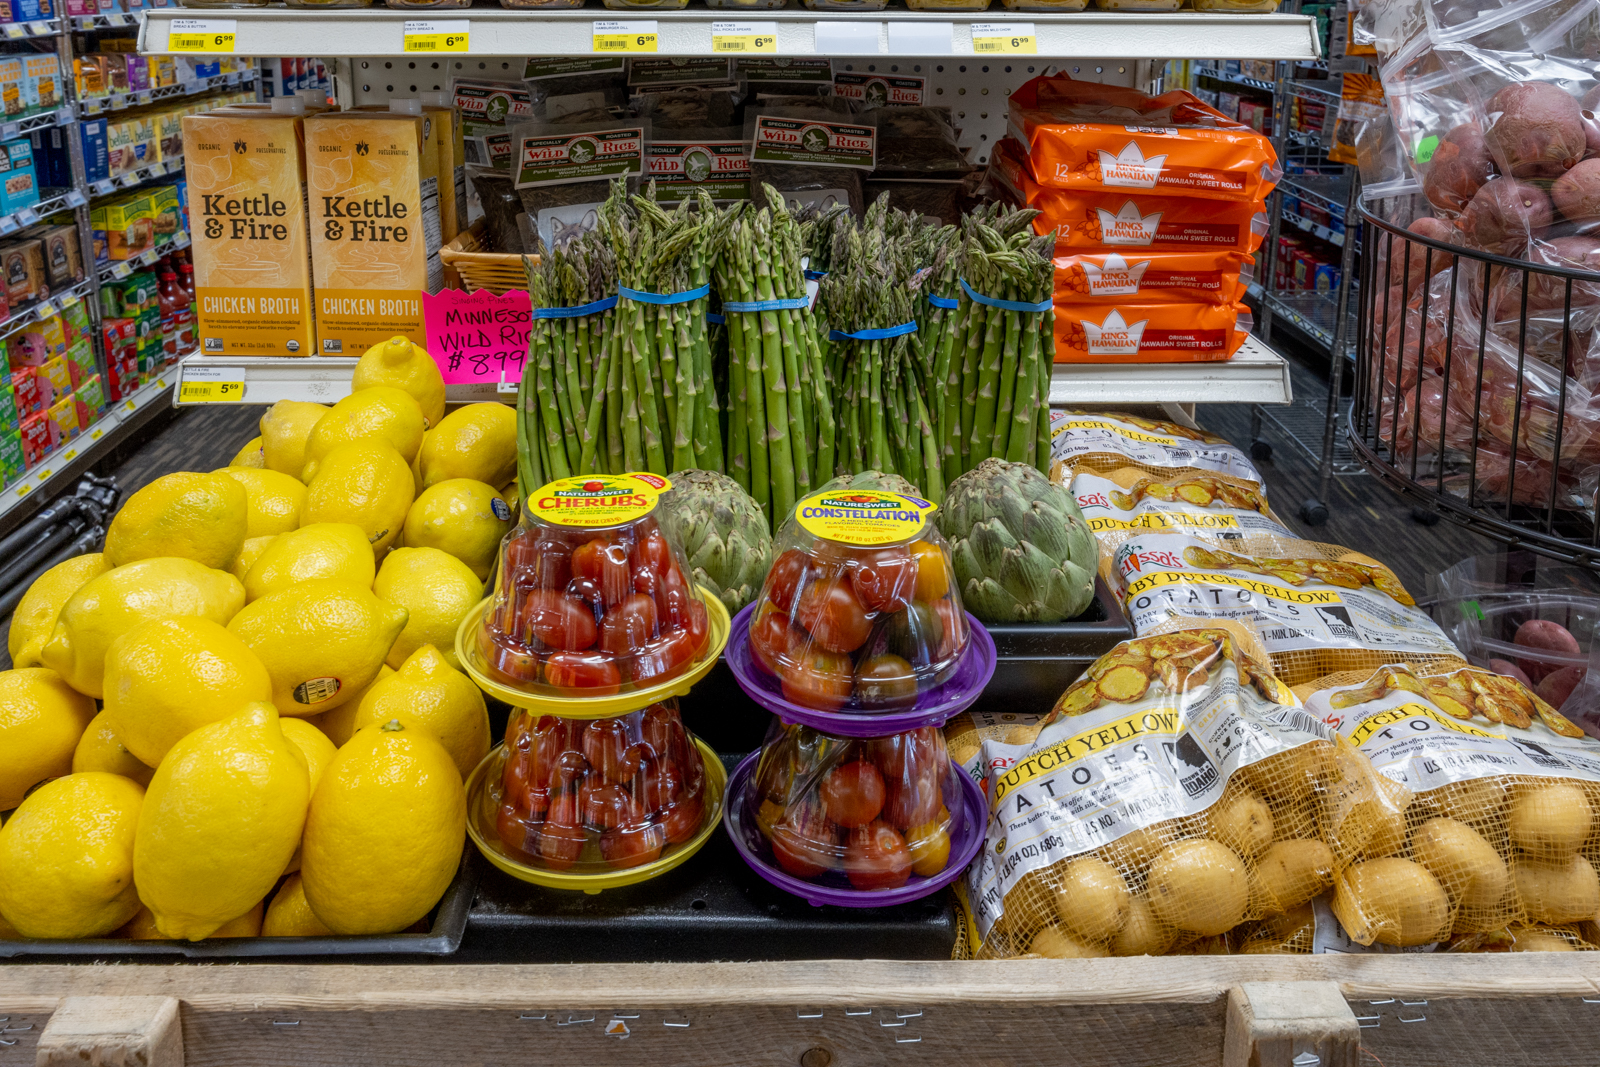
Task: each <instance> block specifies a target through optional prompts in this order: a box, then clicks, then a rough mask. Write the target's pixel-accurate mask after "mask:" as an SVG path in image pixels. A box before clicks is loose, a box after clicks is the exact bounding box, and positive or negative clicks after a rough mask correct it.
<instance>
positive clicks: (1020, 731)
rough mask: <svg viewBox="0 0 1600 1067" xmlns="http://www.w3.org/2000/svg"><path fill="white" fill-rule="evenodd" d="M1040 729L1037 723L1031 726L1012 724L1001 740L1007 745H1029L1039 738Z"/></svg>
mask: <svg viewBox="0 0 1600 1067" xmlns="http://www.w3.org/2000/svg"><path fill="white" fill-rule="evenodd" d="M1041 729H1042V727H1041V726H1040V725H1039V724H1038V723H1034V724H1033V725H1032V726H1013V727H1012V728H1011V729H1009V730H1007V731H1006V736H1005V737H1004V738H1003V739H1002V740H1003V741H1004V743H1005V744H1008V745H1031V744H1033V743H1034V742H1035V741H1037V740H1039V731H1040V730H1041Z"/></svg>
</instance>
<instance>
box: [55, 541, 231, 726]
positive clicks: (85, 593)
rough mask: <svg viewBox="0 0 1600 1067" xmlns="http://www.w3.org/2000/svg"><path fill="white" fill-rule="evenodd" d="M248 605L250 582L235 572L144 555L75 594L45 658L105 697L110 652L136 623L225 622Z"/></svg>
mask: <svg viewBox="0 0 1600 1067" xmlns="http://www.w3.org/2000/svg"><path fill="white" fill-rule="evenodd" d="M243 606H244V586H243V585H241V584H240V582H239V579H237V578H235V577H234V576H233V575H231V574H226V573H224V572H222V571H219V570H213V569H211V568H210V567H203V566H201V565H200V564H198V563H196V562H195V561H194V560H192V559H177V558H163V559H142V560H140V561H139V562H137V563H129V564H127V565H126V566H123V567H113V568H112V569H111V570H109V571H106V572H105V573H104V574H102V575H99V576H98V577H95V578H91V579H89V581H87V582H85V583H84V585H83V588H82V589H79V590H78V591H77V592H76V593H73V594H72V596H71V597H70V598H69V599H68V600H67V602H66V604H65V605H63V607H62V608H61V618H60V619H59V620H58V621H57V622H56V629H55V632H54V633H53V634H52V635H51V636H50V641H49V643H47V644H46V645H45V646H44V650H43V651H42V652H41V653H40V654H39V658H40V659H41V660H42V661H43V662H44V665H45V666H46V667H49V668H51V669H52V670H54V671H55V672H56V673H58V674H60V675H61V677H62V678H64V679H66V682H67V684H68V685H70V686H72V688H74V689H76V690H77V691H78V692H80V693H84V694H86V695H88V696H92V697H99V696H104V695H105V688H104V685H105V683H104V678H105V665H106V651H107V650H108V649H109V648H110V647H111V642H113V641H115V640H116V639H117V638H119V637H121V636H122V635H123V634H125V633H127V632H128V631H129V630H131V629H133V628H134V627H135V626H138V625H139V624H140V623H142V622H148V621H150V620H151V619H165V618H175V617H179V616H186V617H188V616H192V617H196V618H204V619H210V620H211V621H212V622H217V623H225V622H227V621H228V620H229V619H231V618H233V616H234V613H235V612H237V611H238V610H239V609H240V608H241V607H243Z"/></svg>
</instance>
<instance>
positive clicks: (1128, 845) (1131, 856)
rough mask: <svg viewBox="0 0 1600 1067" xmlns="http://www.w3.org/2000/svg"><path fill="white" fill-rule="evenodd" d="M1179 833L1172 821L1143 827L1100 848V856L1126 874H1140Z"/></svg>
mask: <svg viewBox="0 0 1600 1067" xmlns="http://www.w3.org/2000/svg"><path fill="white" fill-rule="evenodd" d="M1177 834H1178V830H1177V826H1176V825H1175V824H1174V823H1172V822H1171V821H1168V822H1160V823H1156V824H1155V825H1154V826H1144V827H1141V828H1139V829H1137V830H1135V831H1133V833H1131V834H1124V835H1122V836H1121V837H1119V838H1117V839H1116V840H1115V841H1113V842H1111V844H1109V845H1106V846H1105V847H1103V848H1101V849H1100V852H1099V855H1100V858H1101V859H1103V860H1105V861H1106V862H1107V863H1109V864H1111V865H1112V866H1113V867H1115V868H1117V869H1118V870H1120V871H1122V872H1123V873H1125V874H1138V873H1139V872H1140V871H1143V870H1144V869H1145V868H1146V867H1148V866H1150V861H1151V860H1153V859H1155V858H1156V857H1157V856H1159V855H1160V854H1161V850H1162V849H1164V848H1166V847H1167V846H1168V845H1169V844H1171V843H1172V840H1173V838H1175V837H1176V836H1177Z"/></svg>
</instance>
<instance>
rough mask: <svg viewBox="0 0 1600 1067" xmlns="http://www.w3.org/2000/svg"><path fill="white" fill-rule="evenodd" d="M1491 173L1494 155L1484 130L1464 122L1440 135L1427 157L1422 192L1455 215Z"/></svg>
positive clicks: (1434, 204) (1429, 200) (1438, 205)
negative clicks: (1485, 139)
mask: <svg viewBox="0 0 1600 1067" xmlns="http://www.w3.org/2000/svg"><path fill="white" fill-rule="evenodd" d="M1492 177H1494V159H1493V158H1492V157H1491V156H1490V155H1489V146H1488V144H1487V142H1485V141H1484V137H1483V131H1482V130H1480V129H1478V127H1477V126H1475V125H1473V124H1471V123H1463V124H1462V125H1460V126H1457V127H1455V128H1454V129H1452V130H1451V131H1450V132H1449V133H1447V134H1445V135H1444V136H1443V137H1442V138H1440V140H1439V145H1438V147H1436V148H1435V149H1434V150H1433V158H1432V159H1431V160H1429V161H1428V173H1427V176H1426V177H1424V178H1423V179H1422V192H1423V194H1424V195H1425V196H1426V197H1427V198H1428V202H1429V203H1431V204H1432V205H1433V206H1434V207H1436V208H1438V209H1439V210H1441V211H1447V212H1449V213H1451V214H1452V215H1454V214H1457V213H1459V212H1460V211H1461V210H1462V209H1463V208H1465V207H1466V206H1467V202H1468V201H1470V200H1471V199H1472V197H1473V196H1474V194H1476V193H1477V191H1478V190H1479V189H1481V188H1483V184H1484V182H1487V181H1488V180H1489V179H1490V178H1492Z"/></svg>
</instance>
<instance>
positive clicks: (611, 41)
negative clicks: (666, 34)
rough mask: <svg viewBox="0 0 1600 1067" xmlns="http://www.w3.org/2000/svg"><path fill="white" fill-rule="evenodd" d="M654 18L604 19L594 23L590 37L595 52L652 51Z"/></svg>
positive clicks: (655, 38) (654, 39)
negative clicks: (591, 36) (592, 33)
mask: <svg viewBox="0 0 1600 1067" xmlns="http://www.w3.org/2000/svg"><path fill="white" fill-rule="evenodd" d="M656 40H657V37H656V20H655V19H628V20H626V21H624V20H622V19H605V20H597V21H596V22H595V24H594V35H593V38H592V41H593V44H592V47H593V50H594V51H596V52H654V51H655V50H656Z"/></svg>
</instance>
